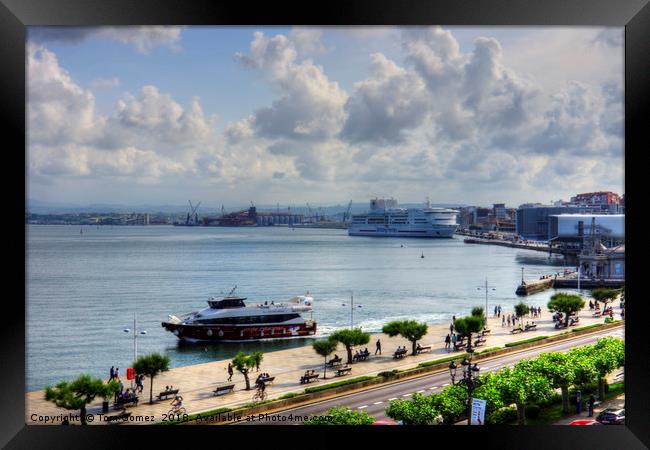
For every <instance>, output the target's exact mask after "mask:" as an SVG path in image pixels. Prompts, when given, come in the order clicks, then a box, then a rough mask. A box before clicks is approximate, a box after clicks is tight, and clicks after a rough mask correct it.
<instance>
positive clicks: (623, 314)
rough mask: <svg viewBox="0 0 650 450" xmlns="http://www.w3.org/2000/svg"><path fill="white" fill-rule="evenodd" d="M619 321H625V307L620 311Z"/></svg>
mask: <svg viewBox="0 0 650 450" xmlns="http://www.w3.org/2000/svg"><path fill="white" fill-rule="evenodd" d="M621 320H625V306H624V307H623V309H621Z"/></svg>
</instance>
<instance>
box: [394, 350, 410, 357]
mask: <svg viewBox="0 0 650 450" xmlns="http://www.w3.org/2000/svg"><path fill="white" fill-rule="evenodd" d="M407 353H408V352H407V351H406V350H402V351H399V352H395V353H393V358H394V359H401V358H404V357H405V356H406V354H407Z"/></svg>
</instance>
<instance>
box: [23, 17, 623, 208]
mask: <svg viewBox="0 0 650 450" xmlns="http://www.w3.org/2000/svg"><path fill="white" fill-rule="evenodd" d="M623 36H624V30H623V28H592V27H579V28H567V27H551V28H549V27H528V28H519V27H427V28H422V27H401V28H382V27H341V28H339V27H322V28H291V27H137V28H133V27H119V28H42V27H31V28H30V29H29V30H28V44H27V73H28V99H27V100H28V101H27V114H28V118H27V124H28V149H27V150H28V152H27V165H28V167H27V174H28V197H29V198H30V199H37V200H40V201H47V202H57V203H59V202H67V203H79V204H88V203H120V204H142V203H148V204H184V203H185V202H186V201H187V199H193V200H196V201H198V200H202V201H203V204H204V205H207V206H218V205H221V204H222V203H225V204H226V205H229V204H238V203H245V204H248V202H249V201H251V200H253V201H255V202H256V203H258V204H263V203H267V204H269V203H271V204H274V203H276V202H280V203H281V204H292V205H303V204H304V203H305V202H307V201H309V202H312V203H315V204H318V203H339V202H341V203H342V202H346V201H348V200H350V199H353V200H354V201H355V202H365V201H367V200H368V199H369V197H370V196H374V195H380V196H381V195H387V196H394V197H396V198H397V199H398V200H400V201H403V202H418V201H423V200H424V199H425V198H426V197H427V196H428V197H430V198H431V201H432V202H435V203H466V204H491V203H494V202H506V203H507V204H508V206H517V205H518V204H520V203H524V202H528V201H539V202H549V201H550V200H557V199H560V198H563V199H568V197H570V196H571V195H574V194H576V193H578V192H586V191H592V190H613V191H615V192H618V193H623V175H624V167H623V157H624V141H623V137H624V129H623V124H624V120H623V119H624V117H623V95H624V93H623V79H624V72H623V56H624V55H623Z"/></svg>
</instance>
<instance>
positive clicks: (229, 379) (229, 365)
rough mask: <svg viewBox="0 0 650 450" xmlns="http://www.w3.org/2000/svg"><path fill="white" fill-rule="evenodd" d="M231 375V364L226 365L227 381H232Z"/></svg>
mask: <svg viewBox="0 0 650 450" xmlns="http://www.w3.org/2000/svg"><path fill="white" fill-rule="evenodd" d="M232 374H233V370H232V364H230V363H228V381H232Z"/></svg>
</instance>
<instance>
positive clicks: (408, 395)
mask: <svg viewBox="0 0 650 450" xmlns="http://www.w3.org/2000/svg"><path fill="white" fill-rule="evenodd" d="M411 395H413V394H404V395H402V397H410V396H411Z"/></svg>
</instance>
